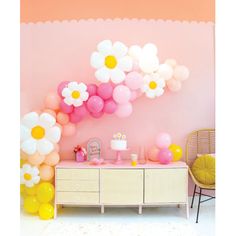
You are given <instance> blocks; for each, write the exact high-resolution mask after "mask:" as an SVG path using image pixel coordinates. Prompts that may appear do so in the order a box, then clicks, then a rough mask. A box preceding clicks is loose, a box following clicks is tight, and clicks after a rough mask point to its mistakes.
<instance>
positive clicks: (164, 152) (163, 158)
mask: <svg viewBox="0 0 236 236" xmlns="http://www.w3.org/2000/svg"><path fill="white" fill-rule="evenodd" d="M172 159H173V155H172V152H171V151H170V150H169V149H168V148H163V149H161V150H160V151H159V153H158V161H159V162H160V163H161V164H165V165H166V164H169V163H170V162H171V161H172Z"/></svg>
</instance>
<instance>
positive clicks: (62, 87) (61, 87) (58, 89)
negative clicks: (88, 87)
mask: <svg viewBox="0 0 236 236" xmlns="http://www.w3.org/2000/svg"><path fill="white" fill-rule="evenodd" d="M68 83H69V81H63V82H61V83H60V84H59V85H58V87H57V94H58V95H59V96H60V97H61V98H62V97H63V96H62V95H61V93H62V90H63V89H64V88H65V87H66V86H67V84H68Z"/></svg>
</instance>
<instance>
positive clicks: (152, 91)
mask: <svg viewBox="0 0 236 236" xmlns="http://www.w3.org/2000/svg"><path fill="white" fill-rule="evenodd" d="M146 96H147V97H148V98H155V97H156V93H155V91H154V90H149V91H147V92H146Z"/></svg>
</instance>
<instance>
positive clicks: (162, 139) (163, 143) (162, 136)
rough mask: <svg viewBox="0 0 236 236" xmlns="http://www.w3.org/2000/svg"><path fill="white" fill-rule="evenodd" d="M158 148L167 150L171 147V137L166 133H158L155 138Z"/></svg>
mask: <svg viewBox="0 0 236 236" xmlns="http://www.w3.org/2000/svg"><path fill="white" fill-rule="evenodd" d="M156 145H157V147H158V148H168V147H169V146H170V145H171V136H170V135H169V134H168V133H164V132H163V133H159V134H158V135H157V137H156Z"/></svg>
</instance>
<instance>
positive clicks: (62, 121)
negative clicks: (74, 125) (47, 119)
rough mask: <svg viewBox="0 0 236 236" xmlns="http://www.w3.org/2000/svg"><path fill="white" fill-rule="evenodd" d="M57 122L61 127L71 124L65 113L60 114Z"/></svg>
mask: <svg viewBox="0 0 236 236" xmlns="http://www.w3.org/2000/svg"><path fill="white" fill-rule="evenodd" d="M57 122H58V123H59V124H61V125H66V124H68V123H69V116H68V115H67V114H65V113H63V112H58V114H57Z"/></svg>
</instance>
